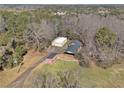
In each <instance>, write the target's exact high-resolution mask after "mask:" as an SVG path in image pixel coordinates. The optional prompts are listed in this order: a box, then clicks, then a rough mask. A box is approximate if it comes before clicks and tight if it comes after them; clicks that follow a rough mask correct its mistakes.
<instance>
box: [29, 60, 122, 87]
mask: <svg viewBox="0 0 124 93" xmlns="http://www.w3.org/2000/svg"><path fill="white" fill-rule="evenodd" d="M123 67H124V64H117V65H114V66H113V67H110V68H108V69H102V68H100V67H97V66H93V67H90V68H84V67H80V66H79V65H78V64H77V63H76V62H74V61H64V60H60V59H59V60H56V62H55V63H54V64H45V65H43V66H42V68H38V69H36V70H35V71H34V73H35V74H34V73H33V75H31V76H33V77H35V75H38V74H43V73H52V74H54V75H56V73H57V72H59V71H62V70H70V71H74V70H79V71H80V74H78V77H79V81H80V85H81V87H124V68H123ZM28 81H31V80H30V78H29V79H28Z"/></svg>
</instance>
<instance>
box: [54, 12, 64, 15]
mask: <svg viewBox="0 0 124 93" xmlns="http://www.w3.org/2000/svg"><path fill="white" fill-rule="evenodd" d="M54 15H59V16H64V15H66V12H60V11H58V12H56V13H54Z"/></svg>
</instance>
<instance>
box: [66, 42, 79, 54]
mask: <svg viewBox="0 0 124 93" xmlns="http://www.w3.org/2000/svg"><path fill="white" fill-rule="evenodd" d="M80 46H81V42H80V41H79V40H74V41H72V42H71V44H70V45H69V47H68V48H67V49H66V53H70V54H75V53H76V52H77V50H78V48H80Z"/></svg>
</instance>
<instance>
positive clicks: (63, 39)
mask: <svg viewBox="0 0 124 93" xmlns="http://www.w3.org/2000/svg"><path fill="white" fill-rule="evenodd" d="M66 43H67V38H66V37H57V38H56V39H55V40H53V42H52V46H55V47H63V46H64V45H65V44H66Z"/></svg>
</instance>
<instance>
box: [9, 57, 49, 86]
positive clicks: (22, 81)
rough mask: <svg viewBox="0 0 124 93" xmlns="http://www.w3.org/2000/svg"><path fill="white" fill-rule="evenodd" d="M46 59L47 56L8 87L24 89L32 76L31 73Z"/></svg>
mask: <svg viewBox="0 0 124 93" xmlns="http://www.w3.org/2000/svg"><path fill="white" fill-rule="evenodd" d="M46 58H47V56H46V57H43V58H41V59H40V60H39V61H37V62H35V63H34V64H32V65H31V66H30V67H29V68H28V69H27V70H26V71H25V72H24V73H22V74H21V75H20V76H19V77H18V78H16V80H14V81H13V82H11V83H10V84H9V85H8V86H7V87H9V88H22V87H23V84H24V82H25V80H26V78H27V77H28V76H29V75H30V73H31V71H32V70H33V69H34V68H36V67H37V66H38V65H39V64H41V63H42V62H43V61H44V60H45V59H46Z"/></svg>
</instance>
